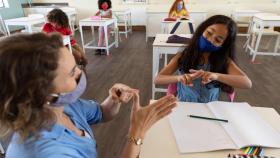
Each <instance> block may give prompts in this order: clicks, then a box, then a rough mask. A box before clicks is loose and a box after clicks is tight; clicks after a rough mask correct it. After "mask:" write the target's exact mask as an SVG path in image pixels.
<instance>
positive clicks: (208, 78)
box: [190, 69, 218, 85]
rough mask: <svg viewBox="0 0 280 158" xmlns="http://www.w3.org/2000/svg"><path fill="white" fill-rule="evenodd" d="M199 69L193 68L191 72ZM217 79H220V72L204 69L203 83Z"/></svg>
mask: <svg viewBox="0 0 280 158" xmlns="http://www.w3.org/2000/svg"><path fill="white" fill-rule="evenodd" d="M197 71H198V70H193V69H191V70H190V72H191V73H195V72H197ZM217 79H218V73H214V72H209V71H204V72H203V75H202V76H201V83H202V84H204V85H205V84H207V83H210V82H211V81H215V80H217Z"/></svg>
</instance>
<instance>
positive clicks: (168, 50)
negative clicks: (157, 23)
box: [152, 34, 192, 99]
mask: <svg viewBox="0 0 280 158" xmlns="http://www.w3.org/2000/svg"><path fill="white" fill-rule="evenodd" d="M169 36H171V35H170V34H157V35H156V38H155V40H154V43H153V71H152V83H153V85H152V99H155V93H156V92H166V89H163V88H156V86H155V84H154V82H153V81H154V79H155V77H156V75H157V73H158V71H159V60H160V55H161V54H163V55H164V57H165V62H164V65H166V64H167V55H168V54H176V53H178V52H182V51H183V50H184V49H185V48H186V46H187V45H186V44H178V43H166V41H167V39H168V37H169ZM179 36H182V37H187V38H191V37H192V34H179Z"/></svg>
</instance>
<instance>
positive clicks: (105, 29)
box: [103, 25, 109, 55]
mask: <svg viewBox="0 0 280 158" xmlns="http://www.w3.org/2000/svg"><path fill="white" fill-rule="evenodd" d="M103 30H104V35H105V46H106V51H107V55H109V43H108V26H107V25H105V26H104V29H103Z"/></svg>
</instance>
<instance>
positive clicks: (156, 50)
mask: <svg viewBox="0 0 280 158" xmlns="http://www.w3.org/2000/svg"><path fill="white" fill-rule="evenodd" d="M158 69H159V48H158V47H153V71H152V99H155V89H156V85H155V84H154V80H155V77H156V75H157V73H158Z"/></svg>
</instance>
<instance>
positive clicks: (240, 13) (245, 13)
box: [231, 9, 260, 36]
mask: <svg viewBox="0 0 280 158" xmlns="http://www.w3.org/2000/svg"><path fill="white" fill-rule="evenodd" d="M257 13H260V11H258V10H253V9H235V10H234V11H233V13H232V14H231V16H232V19H233V20H235V21H236V22H237V24H238V19H239V18H244V17H247V18H252V17H253V16H254V15H255V14H257ZM249 23H250V21H248V22H246V23H241V24H238V25H239V26H244V25H245V26H249ZM238 35H245V36H246V35H247V33H245V34H241V33H240V34H238Z"/></svg>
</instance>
